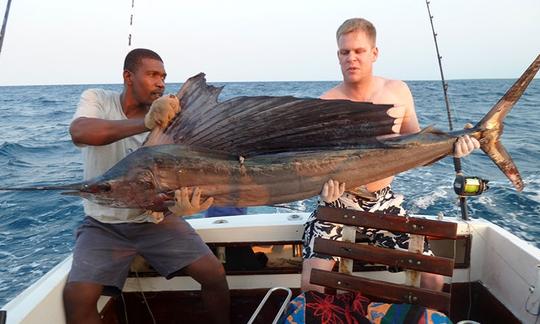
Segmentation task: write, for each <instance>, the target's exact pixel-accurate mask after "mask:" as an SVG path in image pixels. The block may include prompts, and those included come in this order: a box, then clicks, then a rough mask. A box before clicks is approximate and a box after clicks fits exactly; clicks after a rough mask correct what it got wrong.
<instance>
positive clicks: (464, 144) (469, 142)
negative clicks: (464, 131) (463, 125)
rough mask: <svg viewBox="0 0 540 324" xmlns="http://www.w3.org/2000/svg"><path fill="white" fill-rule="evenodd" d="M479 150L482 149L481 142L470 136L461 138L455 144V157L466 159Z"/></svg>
mask: <svg viewBox="0 0 540 324" xmlns="http://www.w3.org/2000/svg"><path fill="white" fill-rule="evenodd" d="M477 148H480V142H478V140H477V139H476V138H474V137H470V136H469V135H464V136H460V137H459V138H458V140H457V141H456V144H454V157H456V158H462V157H465V156H467V155H469V154H471V152H472V151H474V150H475V149H477Z"/></svg>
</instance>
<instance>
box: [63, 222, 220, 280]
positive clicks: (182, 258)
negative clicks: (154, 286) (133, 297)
mask: <svg viewBox="0 0 540 324" xmlns="http://www.w3.org/2000/svg"><path fill="white" fill-rule="evenodd" d="M210 253H212V252H211V251H210V249H209V248H208V246H207V245H206V244H205V243H204V241H203V240H202V239H201V238H200V236H199V235H198V234H197V233H196V232H195V230H194V229H193V228H192V227H191V225H189V223H188V222H186V220H185V219H183V218H182V217H177V216H172V215H171V216H166V217H165V218H164V220H163V221H162V222H160V223H158V224H155V223H120V224H108V223H101V222H99V221H97V220H95V219H93V218H92V217H88V216H87V217H86V218H85V219H84V221H83V224H82V225H81V226H80V227H79V228H78V229H77V233H76V243H75V249H74V251H73V264H72V267H71V272H70V273H69V276H68V279H67V280H68V282H92V283H97V284H100V285H103V286H107V287H110V286H112V287H116V288H118V289H120V290H121V289H122V287H123V286H124V282H125V280H126V277H127V275H128V273H129V269H130V266H131V262H132V261H133V258H134V257H135V255H136V254H139V255H141V256H142V257H144V258H145V259H146V261H148V262H149V263H150V265H152V267H153V268H154V269H155V270H156V271H157V272H159V273H160V274H161V275H162V276H164V277H167V279H170V278H171V277H173V276H174V273H175V272H177V271H178V270H181V269H182V268H184V267H186V266H188V265H189V264H191V263H193V262H194V261H196V260H197V259H199V258H201V257H203V256H205V255H207V254H210Z"/></svg>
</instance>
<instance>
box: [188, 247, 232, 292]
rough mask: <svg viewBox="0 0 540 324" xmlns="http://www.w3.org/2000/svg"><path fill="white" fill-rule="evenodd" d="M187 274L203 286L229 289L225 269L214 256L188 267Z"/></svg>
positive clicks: (203, 258) (209, 255)
mask: <svg viewBox="0 0 540 324" xmlns="http://www.w3.org/2000/svg"><path fill="white" fill-rule="evenodd" d="M186 272H187V274H188V275H190V276H191V277H192V278H193V279H195V280H196V281H198V282H199V283H200V284H201V285H203V286H216V287H223V286H224V287H227V280H226V276H225V269H224V268H223V265H222V264H221V262H219V260H218V259H217V258H216V257H215V256H214V255H213V254H208V255H206V256H204V257H202V258H200V259H199V260H197V261H195V262H194V263H192V264H190V265H189V266H187V267H186Z"/></svg>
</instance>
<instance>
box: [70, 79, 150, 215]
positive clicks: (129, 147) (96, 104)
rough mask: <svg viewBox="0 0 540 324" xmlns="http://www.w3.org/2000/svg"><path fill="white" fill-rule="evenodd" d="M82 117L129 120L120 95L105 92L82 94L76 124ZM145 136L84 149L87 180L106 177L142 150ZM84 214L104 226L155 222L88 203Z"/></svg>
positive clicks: (137, 212) (139, 211)
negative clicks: (134, 152)
mask: <svg viewBox="0 0 540 324" xmlns="http://www.w3.org/2000/svg"><path fill="white" fill-rule="evenodd" d="M79 117H88V118H99V119H107V120H123V119H127V117H126V115H125V114H124V111H123V110H122V104H121V103H120V93H118V92H115V91H108V90H102V89H88V90H86V91H84V92H83V94H82V95H81V99H80V101H79V105H78V106H77V111H76V112H75V115H74V116H73V120H75V119H77V118H79ZM146 136H147V134H146V133H141V134H137V135H133V136H130V137H127V138H124V139H121V140H119V141H117V142H114V143H111V144H108V145H103V146H91V145H84V146H83V145H81V146H80V148H81V151H82V154H83V159H84V179H85V180H88V179H91V178H94V177H97V176H100V175H102V174H103V173H105V172H106V171H107V170H109V169H110V168H111V167H112V166H113V165H115V164H116V163H117V162H118V161H120V160H121V159H123V158H124V157H125V156H126V155H128V154H129V153H131V152H133V151H135V150H136V149H137V148H139V147H140V146H141V145H142V143H143V141H144V139H145V138H146ZM84 212H85V213H86V215H88V216H91V217H93V218H95V219H96V220H98V221H100V222H103V223H142V222H150V221H153V220H154V219H153V218H152V217H151V216H150V214H147V213H146V212H145V211H144V210H142V209H127V208H111V207H106V206H102V205H98V204H95V203H92V202H90V201H88V200H86V199H85V200H84Z"/></svg>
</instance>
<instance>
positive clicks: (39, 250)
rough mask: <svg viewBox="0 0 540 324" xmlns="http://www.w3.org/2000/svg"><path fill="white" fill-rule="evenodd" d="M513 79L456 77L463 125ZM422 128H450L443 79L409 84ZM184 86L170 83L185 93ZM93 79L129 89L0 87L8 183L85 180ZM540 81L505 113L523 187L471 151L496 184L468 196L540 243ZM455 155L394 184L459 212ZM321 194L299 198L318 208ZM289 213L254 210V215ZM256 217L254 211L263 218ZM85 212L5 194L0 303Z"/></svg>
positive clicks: (264, 85)
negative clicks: (79, 114)
mask: <svg viewBox="0 0 540 324" xmlns="http://www.w3.org/2000/svg"><path fill="white" fill-rule="evenodd" d="M513 82H514V80H454V81H449V93H450V100H451V105H452V107H453V113H454V117H455V118H454V125H455V127H456V128H457V127H461V126H463V125H464V124H465V123H466V122H472V123H476V122H477V121H479V120H480V119H481V118H482V117H483V116H484V114H485V113H486V112H487V111H488V110H489V109H490V108H491V107H492V106H493V105H494V104H495V103H496V102H497V101H498V100H499V98H500V97H501V96H502V95H503V94H504V93H505V92H506V90H507V89H508V88H509V87H510V86H511V84H512V83H513ZM335 84H336V82H250V83H221V84H219V83H218V84H215V85H223V86H225V87H224V90H223V92H222V95H221V99H227V98H231V97H235V96H240V95H247V96H256V95H277V96H279V95H293V96H299V97H317V96H319V95H320V94H321V93H323V92H324V91H325V90H327V89H329V88H330V87H332V86H334V85H335ZM408 84H409V86H410V88H411V91H412V92H413V96H414V98H415V104H416V110H417V114H418V117H419V120H420V124H421V125H422V126H428V125H434V126H436V127H438V128H440V129H442V130H447V129H448V126H447V125H448V123H447V121H446V110H445V108H444V99H443V96H442V91H441V84H440V81H411V82H408ZM179 86H180V85H179V84H169V85H168V86H167V91H168V92H176V91H177V90H178V89H179ZM89 87H101V88H108V89H116V90H120V89H121V85H91V86H89V85H60V86H20V87H0V187H4V186H25V185H36V184H51V183H71V182H75V181H77V180H80V179H81V178H82V162H81V155H80V152H79V150H78V149H77V148H75V147H74V146H73V144H72V143H71V141H70V137H69V134H68V127H69V123H70V120H71V117H72V115H73V113H74V110H75V107H76V104H77V102H78V98H79V95H80V94H81V92H82V91H83V90H84V89H86V88H89ZM539 116H540V81H539V80H534V81H533V82H532V83H531V85H530V86H529V88H528V89H527V91H526V92H525V94H524V95H523V97H522V98H521V100H520V101H519V102H518V104H517V105H516V106H515V108H514V109H513V110H512V112H511V113H510V114H509V115H508V117H507V118H506V121H505V133H504V135H503V137H502V143H503V145H504V146H505V147H506V149H507V151H508V152H509V153H510V154H511V156H512V157H513V159H514V161H515V163H516V164H517V166H518V168H519V170H520V172H521V175H522V177H523V179H524V182H525V185H526V187H525V189H524V190H523V192H521V193H519V192H517V191H516V190H514V189H513V187H512V186H511V184H510V182H509V181H508V180H507V179H506V178H505V177H504V175H503V174H502V173H501V172H500V171H499V169H498V168H497V167H496V166H495V165H494V164H493V163H492V162H491V160H490V159H489V158H487V156H485V155H484V154H483V152H481V151H478V152H475V153H473V154H472V155H471V156H469V157H467V158H466V159H463V161H462V163H463V169H464V171H465V173H466V174H468V175H474V176H480V177H482V178H485V179H489V180H490V189H489V190H488V191H487V192H485V193H484V194H483V195H481V196H479V197H473V198H470V199H468V206H469V211H470V215H471V217H482V218H486V219H488V220H490V221H492V222H494V223H496V224H498V225H500V226H502V227H504V228H506V229H508V230H509V231H511V232H512V233H514V234H515V235H517V236H519V237H521V238H522V239H524V240H526V241H528V242H530V243H531V244H534V245H536V246H538V245H539V242H540V217H539V216H540V169H539V167H538V165H540V144H539V143H538V132H539V130H540V117H539ZM453 179H454V171H453V165H452V160H451V159H450V158H446V159H444V160H442V161H439V162H437V163H436V164H434V165H432V166H429V167H423V168H418V169H415V170H411V171H408V172H405V173H402V174H400V175H399V176H398V177H397V178H396V180H395V181H394V184H393V186H394V189H395V191H398V192H401V193H403V194H404V195H405V197H406V202H405V206H406V208H407V209H409V211H410V212H412V213H415V214H437V213H443V214H444V215H445V216H447V217H459V216H460V211H459V207H458V205H457V198H456V196H455V194H454V193H453V189H452V182H453ZM314 204H315V201H314V199H308V200H305V201H301V202H296V203H292V204H290V207H291V208H293V211H295V210H302V211H311V210H312V209H313V208H314ZM269 211H278V212H289V211H290V210H288V209H285V208H274V207H258V208H250V209H249V213H250V214H256V213H260V212H269ZM254 217H255V216H254ZM82 218H83V212H82V205H81V200H80V199H78V198H73V197H66V196H62V195H60V194H58V193H57V192H0V305H4V304H5V303H6V302H8V301H9V300H10V299H11V298H13V297H14V296H15V295H17V294H18V293H19V292H21V291H22V290H23V289H24V288H26V287H27V286H29V285H30V284H31V283H32V282H34V281H36V280H37V279H38V278H39V277H40V276H42V275H43V274H44V273H46V272H47V271H48V270H50V269H51V268H52V267H53V266H54V265H56V264H57V263H58V262H60V261H61V260H63V259H64V258H65V257H66V256H67V255H68V254H69V253H70V252H71V250H72V248H73V243H74V237H73V232H74V230H75V229H76V227H77V226H78V224H79V223H80V222H81V220H82Z"/></svg>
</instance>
